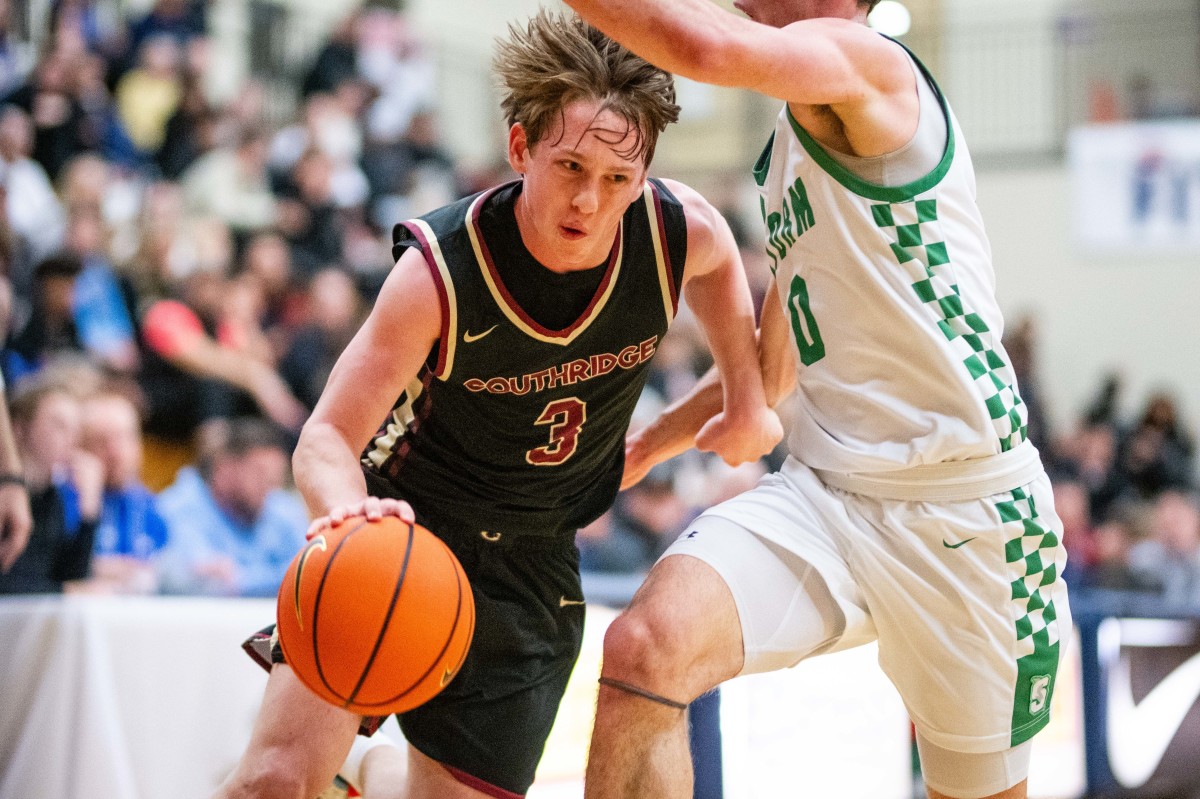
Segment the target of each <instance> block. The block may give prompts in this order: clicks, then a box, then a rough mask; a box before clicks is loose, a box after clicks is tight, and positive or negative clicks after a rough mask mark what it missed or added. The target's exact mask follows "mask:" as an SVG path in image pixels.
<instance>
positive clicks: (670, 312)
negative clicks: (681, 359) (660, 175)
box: [642, 180, 675, 325]
mask: <svg viewBox="0 0 1200 799" xmlns="http://www.w3.org/2000/svg"><path fill="white" fill-rule="evenodd" d="M642 197H643V199H644V200H645V202H646V212H647V214H648V215H649V217H650V240H651V241H652V242H654V262H655V263H656V264H657V265H658V286H659V288H660V289H661V290H662V300H663V311H665V312H666V315H667V324H668V325H670V324H671V322H673V321H675V298H674V297H672V296H671V283H672V277H671V275H670V274H668V272H667V270H668V269H670V266H668V265H667V259H666V256H664V255H663V246H662V239H661V238H659V235H658V234H659V229H658V206H657V204H656V203H655V201H654V188H653V187H652V186H651V185H650V181H648V180H647V181H646V188H645V189H644V190H643V191H642Z"/></svg>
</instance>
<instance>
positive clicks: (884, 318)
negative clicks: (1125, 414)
mask: <svg viewBox="0 0 1200 799" xmlns="http://www.w3.org/2000/svg"><path fill="white" fill-rule="evenodd" d="M917 66H918V67H919V69H920V72H921V74H923V75H925V77H926V79H927V80H929V81H930V84H931V85H933V86H934V89H935V93H936V94H937V97H938V99H939V101H940V103H941V112H942V113H943V114H944V115H945V116H946V120H947V128H948V131H949V133H948V136H947V145H946V149H945V153H944V155H943V157H942V160H941V162H940V163H939V164H938V165H937V167H936V168H935V169H934V170H933V171H932V172H930V173H929V174H928V175H926V176H925V177H924V178H921V179H919V180H916V181H914V182H912V183H909V184H907V185H904V186H899V187H884V186H878V185H874V184H871V183H867V182H866V181H863V180H861V179H860V178H858V177H856V176H855V175H854V174H853V173H851V172H850V171H849V170H847V169H846V168H845V167H843V166H841V165H840V164H838V163H837V161H835V160H834V159H833V158H831V157H830V156H829V155H828V153H826V152H825V151H824V150H823V149H822V148H821V145H819V144H818V143H817V142H816V141H815V140H814V139H813V138H812V137H811V136H810V135H809V134H808V133H807V132H806V131H804V129H803V128H801V127H800V125H799V124H798V123H797V122H796V121H795V119H794V118H793V117H792V115H791V113H790V111H789V109H788V108H787V106H784V108H783V110H782V112H781V113H780V115H779V119H778V122H777V123H776V126H775V132H774V134H773V136H772V138H771V141H770V142H769V143H768V144H767V147H766V149H765V150H764V151H763V154H762V156H760V158H759V161H758V163H757V164H756V166H755V170H754V173H755V179H756V181H757V183H758V185H759V192H760V200H761V208H762V212H763V219H764V221H765V222H766V227H767V255H768V256H769V257H770V260H771V267H772V271H773V272H774V274H775V287H776V290H777V293H778V297H779V300H780V301H781V302H782V303H783V307H784V314H785V317H786V318H787V319H788V320H790V323H791V328H792V332H793V340H794V343H795V347H796V351H797V353H798V356H799V361H798V368H799V375H798V385H797V391H798V395H799V396H798V406H799V409H798V413H797V414H796V418H795V424H794V426H793V429H792V433H791V437H790V439H789V447H790V449H791V451H792V454H793V455H794V456H795V457H796V458H798V459H799V460H801V461H802V462H804V463H805V464H807V465H809V466H811V467H813V468H817V469H826V470H832V471H840V472H879V471H889V470H894V469H902V468H907V467H910V466H919V465H922V464H928V463H941V462H944V461H954V460H963V459H968V458H979V457H984V456H987V455H993V454H996V453H1000V452H1006V451H1008V450H1010V449H1012V448H1013V447H1015V446H1016V445H1017V444H1020V443H1021V442H1022V441H1024V440H1025V437H1026V424H1027V409H1026V407H1025V405H1024V404H1023V403H1022V402H1021V399H1020V397H1019V395H1018V392H1017V385H1016V379H1015V377H1014V375H1013V371H1012V368H1011V366H1010V363H1009V359H1008V356H1007V354H1006V353H1005V351H1004V348H1003V347H1002V346H1001V344H1000V336H1001V333H1002V330H1003V322H1002V320H1001V316H1000V310H999V308H998V306H997V304H996V298H995V275H994V273H993V271H992V262H991V248H990V246H989V244H988V240H987V236H986V234H985V233H984V229H983V221H982V219H981V218H980V214H979V210H978V208H977V207H976V205H975V174H974V169H973V167H972V165H971V158H970V155H969V154H968V152H967V148H966V145H965V143H964V142H963V138H962V133H961V131H960V129H959V127H958V123H957V121H956V120H955V119H954V116H953V114H952V113H951V111H950V108H949V106H948V105H947V104H946V102H945V99H944V98H943V97H942V95H941V92H940V91H938V90H937V88H936V84H934V83H933V79H932V78H931V77H929V76H928V73H926V72H925V69H924V67H923V66H921V65H920V64H919V62H918V63H917ZM929 111H930V109H922V113H928V112H929Z"/></svg>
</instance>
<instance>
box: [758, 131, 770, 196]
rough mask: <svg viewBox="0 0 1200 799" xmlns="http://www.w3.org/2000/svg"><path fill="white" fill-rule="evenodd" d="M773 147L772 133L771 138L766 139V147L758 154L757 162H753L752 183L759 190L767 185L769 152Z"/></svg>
mask: <svg viewBox="0 0 1200 799" xmlns="http://www.w3.org/2000/svg"><path fill="white" fill-rule="evenodd" d="M774 147H775V133H774V131H772V133H771V138H769V139H767V146H766V147H764V148H763V151H762V152H761V153H759V155H758V160H757V161H755V162H754V182H755V183H757V184H758V186H759V188H762V187H763V186H765V185H767V173H768V172H770V171H771V150H772V149H773V148H774Z"/></svg>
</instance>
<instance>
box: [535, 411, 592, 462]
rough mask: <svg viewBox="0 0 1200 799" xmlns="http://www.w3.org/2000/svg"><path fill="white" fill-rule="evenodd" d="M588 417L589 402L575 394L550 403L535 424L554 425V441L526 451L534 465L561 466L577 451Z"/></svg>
mask: <svg viewBox="0 0 1200 799" xmlns="http://www.w3.org/2000/svg"><path fill="white" fill-rule="evenodd" d="M586 421H587V403H586V402H584V401H583V400H580V399H577V398H575V397H567V398H566V399H559V400H554V401H553V402H551V403H549V404H548V405H547V406H546V408H545V410H543V411H542V415H541V416H539V417H538V418H537V421H536V422H534V424H548V425H550V443H549V444H547V445H546V446H544V447H537V448H536V449H531V450H529V451H528V452H526V453H525V460H527V461H529V462H530V463H532V464H533V465H534V466H558V465H560V464H563V463H566V462H567V460H568V459H569V458H570V457H571V456H572V455H574V454H575V448H576V447H577V446H578V445H579V431H580V430H582V429H583V423H584V422H586Z"/></svg>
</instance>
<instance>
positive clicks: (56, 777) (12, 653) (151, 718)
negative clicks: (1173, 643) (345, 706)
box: [0, 597, 275, 799]
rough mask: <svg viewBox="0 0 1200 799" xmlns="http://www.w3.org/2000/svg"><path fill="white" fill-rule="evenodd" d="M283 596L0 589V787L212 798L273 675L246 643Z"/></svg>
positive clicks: (1, 790)
mask: <svg viewBox="0 0 1200 799" xmlns="http://www.w3.org/2000/svg"><path fill="white" fill-rule="evenodd" d="M274 617H275V608H274V601H272V600H221V599H193V598H158V597H154V598H110V597H29V598H4V599H2V600H0V799H43V797H45V798H46V799H168V798H169V799H193V798H194V799H203V797H207V796H209V795H210V794H211V792H212V790H213V789H214V788H215V787H216V785H218V784H219V783H220V781H221V780H222V779H224V777H225V776H226V775H227V774H228V773H229V771H230V770H231V769H232V768H233V766H234V764H235V763H236V762H237V759H238V757H239V755H240V754H241V752H242V750H243V748H244V747H245V745H246V742H247V741H248V740H249V738H250V730H251V726H252V724H253V721H254V716H255V714H256V713H257V712H258V706H259V703H260V702H261V700H262V693H263V688H264V686H265V685H266V675H265V674H264V672H263V671H262V670H261V669H260V668H258V666H256V665H254V663H253V662H252V661H251V660H250V658H248V657H246V656H245V655H244V654H243V653H242V651H241V649H240V647H239V644H240V643H241V642H242V640H243V639H244V638H245V637H246V636H247V635H249V634H250V633H251V632H253V631H254V630H256V629H258V628H260V627H262V626H264V625H266V624H268V623H270V622H271V621H273V620H274Z"/></svg>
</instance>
